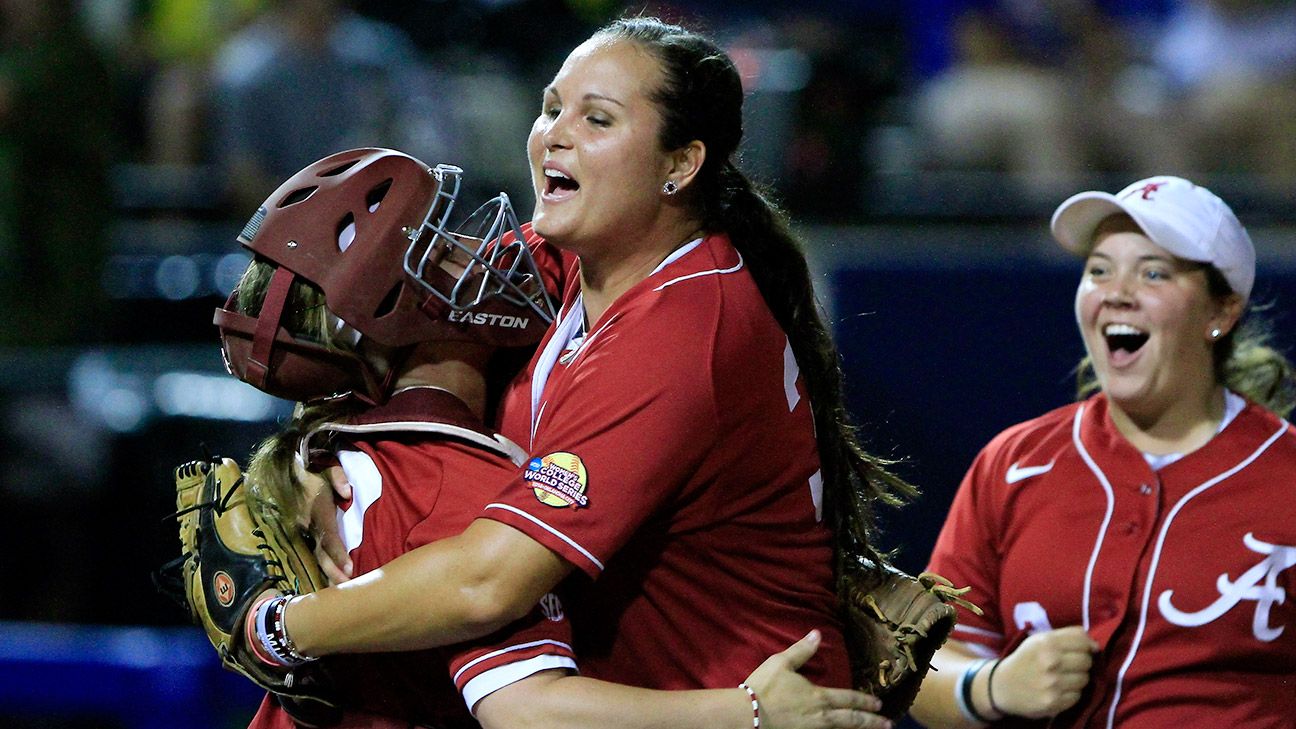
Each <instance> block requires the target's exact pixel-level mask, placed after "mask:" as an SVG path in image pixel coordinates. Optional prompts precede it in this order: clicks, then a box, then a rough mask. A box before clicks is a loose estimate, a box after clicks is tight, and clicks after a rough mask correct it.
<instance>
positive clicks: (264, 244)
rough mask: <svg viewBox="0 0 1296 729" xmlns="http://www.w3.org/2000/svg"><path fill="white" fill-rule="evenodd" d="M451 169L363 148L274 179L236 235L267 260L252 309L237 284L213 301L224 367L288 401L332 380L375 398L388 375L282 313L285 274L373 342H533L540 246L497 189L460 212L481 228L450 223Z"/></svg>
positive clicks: (544, 311) (457, 172)
mask: <svg viewBox="0 0 1296 729" xmlns="http://www.w3.org/2000/svg"><path fill="white" fill-rule="evenodd" d="M462 174H463V171H462V170H461V169H459V168H458V167H453V166H450V165H438V166H437V167H435V168H430V167H428V166H427V165H426V164H424V163H422V162H420V161H419V160H417V159H415V158H413V157H411V156H409V155H406V154H403V153H401V152H397V151H394V150H390V149H378V148H364V149H353V150H348V151H345V152H339V153H337V154H334V155H330V156H329V157H326V158H324V159H322V160H319V161H318V162H315V163H314V164H312V165H310V166H308V167H306V168H305V169H303V170H302V171H300V172H298V173H297V174H295V175H293V176H292V177H291V178H289V179H288V181H287V182H285V183H284V184H282V185H280V186H279V189H277V190H275V192H274V194H272V195H271V196H270V197H269V198H268V199H267V200H266V202H265V203H264V204H263V205H262V206H261V207H260V208H259V209H258V210H257V212H256V214H255V215H253V216H252V219H251V220H250V221H249V222H248V224H247V225H246V226H245V227H244V229H243V232H242V233H240V234H239V242H240V243H242V244H243V245H244V246H246V247H247V248H249V249H250V250H251V251H252V252H253V253H254V254H255V256H256V257H257V258H258V259H260V260H263V261H267V262H269V263H272V264H274V265H275V266H276V269H275V271H274V274H273V276H272V277H271V279H270V283H269V286H268V288H267V292H266V295H265V299H264V301H263V303H262V304H261V309H260V312H259V313H258V314H257V315H256V316H249V315H246V314H243V313H239V312H238V311H237V310H236V308H237V307H236V301H237V296H238V291H237V290H236V291H235V292H233V293H232V294H231V295H230V299H229V301H227V302H226V304H225V306H224V307H223V308H220V309H217V310H216V315H215V319H214V321H215V323H216V325H217V326H218V327H219V328H220V331H221V349H222V352H223V354H224V356H225V363H226V368H227V369H228V370H229V371H230V373H231V374H233V375H234V376H236V377H238V378H239V379H241V380H243V381H244V382H248V383H249V384H252V385H253V386H255V387H257V388H259V389H261V390H264V391H265V392H268V393H270V394H272V395H276V396H278V397H284V398H288V399H292V400H314V399H318V398H321V397H329V396H332V395H335V394H339V393H346V392H351V393H354V394H356V395H358V396H360V397H362V398H364V399H365V400H368V401H370V402H381V401H382V400H384V399H385V398H386V396H387V394H388V393H387V391H388V389H389V385H390V382H389V381H388V379H384V378H383V377H381V376H380V375H379V374H378V372H377V371H376V370H375V368H374V366H373V364H371V363H370V362H368V361H367V360H365V359H364V358H363V357H360V356H358V355H355V354H350V353H347V352H340V351H337V350H336V349H329V348H327V347H325V346H323V344H322V343H319V342H315V341H310V340H306V339H302V338H300V337H297V336H294V334H293V333H291V332H289V331H287V330H286V329H285V328H284V327H283V326H282V323H281V317H282V315H283V312H284V304H285V302H286V299H287V296H288V293H289V291H290V288H291V285H292V283H293V281H294V279H295V278H301V279H303V280H304V281H306V282H308V283H310V284H312V285H314V286H316V287H317V288H319V289H320V290H321V291H322V292H323V294H324V299H325V302H326V306H327V308H328V310H329V312H331V313H332V314H333V315H335V316H336V317H337V318H338V319H339V320H341V321H340V323H339V329H342V326H341V325H342V324H345V325H346V326H349V327H350V328H351V329H353V330H354V331H355V332H358V333H359V334H360V335H362V336H363V337H368V338H371V339H372V340H374V341H375V342H377V343H379V344H381V345H385V346H387V347H393V348H401V347H406V346H409V345H413V344H416V343H418V342H424V341H452V342H453V341H463V342H478V343H484V344H491V345H495V346H502V347H508V346H522V345H529V344H534V343H535V342H536V341H538V340H539V338H540V336H541V335H542V334H543V333H544V330H545V328H546V327H547V326H548V324H549V322H550V321H552V320H553V316H554V310H553V304H552V302H551V300H550V299H549V296H548V292H546V290H545V285H544V284H545V282H544V280H543V279H542V278H541V275H540V273H539V270H538V268H537V265H536V261H535V259H534V257H533V250H534V251H535V252H537V253H538V254H540V255H554V254H553V253H552V252H551V251H550V249H548V247H547V246H546V245H545V244H543V243H538V242H532V243H531V244H530V245H529V244H528V240H527V237H526V236H524V235H523V234H522V231H521V228H520V226H519V225H518V224H517V217H516V215H515V214H514V213H513V209H512V206H511V204H510V203H509V200H508V197H507V196H506V195H504V194H503V193H501V194H500V196H499V197H496V198H495V199H494V200H491V201H490V202H488V203H487V204H486V205H483V206H482V207H481V208H480V209H478V211H477V212H476V213H474V214H473V215H472V216H470V217H469V219H468V223H469V224H476V225H478V226H479V227H480V228H482V229H483V230H484V234H483V235H482V236H480V237H472V236H469V235H466V234H464V233H463V232H461V231H458V230H454V231H452V230H450V229H449V227H448V226H447V222H448V221H449V219H450V215H451V212H452V211H453V209H454V205H455V201H456V196H457V195H458V192H459V182H460V176H461V175H462ZM447 263H448V264H450V266H451V268H453V270H455V272H456V274H457V275H455V274H452V273H450V272H448V271H447V270H446V268H444V267H443V264H447ZM546 268H548V266H546ZM391 376H392V373H391V372H389V373H388V374H387V377H388V378H390V377H391Z"/></svg>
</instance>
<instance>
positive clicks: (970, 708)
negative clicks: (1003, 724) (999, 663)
mask: <svg viewBox="0 0 1296 729" xmlns="http://www.w3.org/2000/svg"><path fill="white" fill-rule="evenodd" d="M989 662H990V659H989V658H982V659H981V660H979V661H976V662H974V663H970V664H968V667H967V668H965V669H963V673H962V675H960V676H959V680H958V685H957V686H955V689H954V703H955V704H956V705H957V706H958V710H959V713H960V714H962V715H963V718H964V719H967V720H969V721H975V722H977V723H980V724H989V723H990V719H989V718H987V717H985V716H982V715H981V712H979V711H977V710H976V704H974V703H973V702H972V682H973V681H974V680H975V679H976V675H977V673H978V672H979V671H980V670H981V669H982V668H985V666H986V664H987V663H989Z"/></svg>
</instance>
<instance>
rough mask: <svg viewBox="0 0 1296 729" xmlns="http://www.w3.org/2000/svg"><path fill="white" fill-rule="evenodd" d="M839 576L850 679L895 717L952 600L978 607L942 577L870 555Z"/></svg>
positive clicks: (913, 690)
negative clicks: (908, 569)
mask: <svg viewBox="0 0 1296 729" xmlns="http://www.w3.org/2000/svg"><path fill="white" fill-rule="evenodd" d="M859 562H860V564H859V565H858V566H856V567H853V568H851V569H848V570H846V571H845V572H844V573H843V575H842V576H841V580H842V583H843V584H842V588H843V589H842V591H841V592H842V595H843V597H844V598H845V601H846V605H845V608H846V642H847V647H848V650H849V652H850V655H851V668H852V673H853V675H854V679H855V684H856V686H857V687H859V689H860V690H861V691H864V692H866V693H870V694H873V695H874V696H877V697H878V698H879V699H881V700H882V709H881V710H880V711H879V712H878V713H880V714H882V715H883V716H886V717H887V718H889V719H896V718H898V717H900V716H901V715H903V714H904V713H905V712H906V711H908V710H909V707H910V705H912V704H913V700H914V697H915V696H917V695H918V687H919V686H920V685H921V684H922V680H923V677H925V676H926V675H927V670H928V669H929V668H930V667H931V658H932V655H933V654H934V653H936V650H937V649H938V648H940V647H941V645H942V644H944V643H945V639H946V638H948V637H949V634H950V631H951V630H953V629H954V623H955V622H956V620H957V615H956V610H955V605H962V606H963V607H966V608H968V609H969V610H972V611H973V612H976V613H977V614H980V613H981V609H980V608H978V607H977V606H976V605H973V604H972V603H970V602H968V601H967V600H964V599H963V598H962V595H963V594H964V593H966V592H967V590H968V588H966V587H965V588H962V589H955V588H954V586H953V585H952V584H951V583H950V582H949V580H946V579H945V578H943V577H941V576H939V575H935V574H932V573H930V572H924V573H922V574H920V575H918V576H917V577H913V576H912V575H909V574H906V573H905V572H902V571H900V570H898V569H896V568H895V567H892V566H891V565H887V564H883V565H878V564H877V563H874V562H873V561H872V560H868V559H863V558H861V559H860V560H859Z"/></svg>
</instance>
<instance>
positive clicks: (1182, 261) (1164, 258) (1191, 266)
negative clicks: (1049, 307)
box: [1089, 251, 1205, 270]
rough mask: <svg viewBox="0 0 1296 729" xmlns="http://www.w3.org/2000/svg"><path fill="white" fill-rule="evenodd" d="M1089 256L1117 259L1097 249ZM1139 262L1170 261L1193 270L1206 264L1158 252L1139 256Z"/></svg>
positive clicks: (1174, 264) (1173, 264)
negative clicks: (1158, 253)
mask: <svg viewBox="0 0 1296 729" xmlns="http://www.w3.org/2000/svg"><path fill="white" fill-rule="evenodd" d="M1089 258H1101V259H1103V260H1105V261H1112V260H1115V259H1113V258H1112V257H1111V256H1110V255H1108V254H1106V253H1099V252H1097V251H1094V252H1092V253H1090V254H1089ZM1137 262H1138V263H1150V262H1158V263H1168V264H1170V265H1172V266H1178V267H1180V268H1183V269H1186V270H1192V269H1194V268H1197V267H1198V266H1203V265H1205V264H1202V263H1200V262H1198V261H1190V260H1188V259H1186V258H1179V257H1177V256H1162V255H1157V254H1149V255H1146V256H1139V257H1138V259H1137Z"/></svg>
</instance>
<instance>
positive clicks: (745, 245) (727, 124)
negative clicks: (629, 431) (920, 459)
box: [597, 17, 916, 575]
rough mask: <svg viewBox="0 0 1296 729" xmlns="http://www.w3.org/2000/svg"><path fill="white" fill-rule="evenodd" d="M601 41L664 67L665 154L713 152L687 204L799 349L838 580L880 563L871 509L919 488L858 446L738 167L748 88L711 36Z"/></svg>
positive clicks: (768, 220)
mask: <svg viewBox="0 0 1296 729" xmlns="http://www.w3.org/2000/svg"><path fill="white" fill-rule="evenodd" d="M597 35H600V36H603V37H609V38H616V39H626V40H630V41H633V42H636V43H638V44H640V45H641V46H642V47H644V48H645V49H647V50H648V51H650V52H651V53H653V54H654V56H655V57H656V58H657V59H658V60H659V62H660V63H661V67H662V71H663V76H664V78H665V80H664V82H663V83H662V85H661V87H660V88H659V89H657V91H656V92H655V93H654V94H653V101H654V102H655V103H656V105H657V108H658V110H659V111H660V113H661V115H662V119H663V123H662V133H661V144H662V148H663V149H665V150H673V149H679V148H680V147H683V146H685V145H686V144H688V143H689V142H691V141H693V140H699V141H701V142H702V143H703V144H704V145H706V150H707V155H706V161H705V163H704V164H703V166H702V169H701V170H700V171H699V172H698V175H697V178H696V179H695V183H694V185H693V186H692V188H691V189H690V190H689V191H688V194H689V195H690V198H689V200H690V202H691V204H692V205H693V206H694V208H695V210H696V212H697V214H698V217H699V218H700V219H701V220H702V223H703V227H704V228H705V229H706V230H707V231H716V232H725V233H727V234H728V235H729V238H730V240H732V242H733V244H734V247H735V248H737V249H738V251H739V252H740V253H741V254H742V256H743V260H744V262H745V264H746V266H747V269H748V270H749V271H750V272H751V275H752V278H753V279H755V281H756V285H757V287H758V288H759V289H760V292H761V296H762V297H763V298H764V299H765V303H766V304H767V305H768V306H769V308H770V311H771V312H773V314H774V318H775V319H776V320H777V321H778V323H779V326H781V327H782V328H783V331H784V332H786V333H787V335H788V339H789V341H790V342H791V345H792V352H793V355H794V356H795V357H796V361H797V364H798V366H799V367H800V369H801V375H802V377H803V378H804V379H805V384H806V389H807V390H808V391H809V396H810V397H809V399H810V404H811V408H812V410H813V413H814V421H815V432H816V434H817V438H818V445H819V457H820V461H821V467H822V469H823V478H824V517H825V519H826V520H827V523H828V524H829V525H830V526H831V527H832V529H833V534H834V552H835V554H836V565H835V566H836V568H837V572H838V574H839V575H840V574H841V573H842V572H843V570H844V569H845V568H848V567H852V566H857V565H859V564H860V560H862V559H863V560H873V561H875V562H876V561H882V560H883V556H882V555H880V554H879V553H878V550H877V548H876V545H875V541H876V529H875V518H874V511H873V507H874V505H875V504H876V503H877V502H879V501H881V502H884V503H890V504H897V503H900V502H901V501H902V500H903V499H904V498H911V497H913V496H914V495H915V494H916V490H915V489H914V488H913V486H911V485H910V484H908V483H906V482H905V481H904V480H903V479H901V478H899V477H898V476H896V475H895V474H893V473H891V472H890V471H889V470H888V467H889V466H890V465H891V462H890V461H887V460H884V459H881V458H878V457H877V456H873V455H870V454H869V453H867V452H866V451H865V450H864V449H863V447H862V446H861V445H860V442H859V438H858V431H857V429H856V427H855V426H854V425H853V423H852V422H851V418H850V416H849V414H848V413H847V411H846V406H845V401H844V395H843V391H842V370H841V360H840V355H839V354H838V352H837V347H836V344H835V343H834V342H833V340H832V336H831V335H830V334H829V331H828V328H827V327H826V326H825V325H824V322H823V318H822V317H821V315H820V310H819V305H818V301H817V299H816V298H815V293H814V286H813V283H812V281H811V276H810V270H809V266H808V264H807V263H806V258H805V255H804V253H802V251H801V246H800V244H799V243H798V241H797V239H796V237H795V236H794V235H793V234H792V232H791V229H790V227H789V224H788V221H787V217H786V216H785V215H784V214H783V212H782V211H781V210H779V208H778V207H777V206H776V205H775V204H773V203H772V202H771V201H770V200H769V199H768V198H767V197H766V196H765V195H764V194H762V192H761V191H760V190H758V189H756V187H755V186H753V184H752V182H751V181H750V180H749V179H748V178H747V176H746V175H744V174H743V173H742V171H741V170H739V169H738V167H737V166H736V165H735V164H734V162H733V157H734V155H735V154H736V152H737V150H738V144H739V142H740V141H741V140H742V134H743V131H742V102H743V90H742V81H741V79H740V77H739V75H738V71H737V69H736V68H735V67H734V64H733V61H732V60H731V59H730V58H729V56H728V55H726V54H725V53H724V51H722V50H721V49H720V48H719V47H717V46H716V45H715V44H714V43H712V42H711V41H710V40H708V39H707V38H705V37H704V36H702V35H700V34H698V33H694V32H692V31H689V30H686V29H684V28H681V27H679V26H676V25H671V24H669V23H665V22H663V21H661V20H658V19H656V18H642V17H639V18H623V19H621V20H617V21H614V22H612V23H611V24H609V25H607V26H605V27H604V28H602V29H601V30H600V31H599V33H598V34H597Z"/></svg>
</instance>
